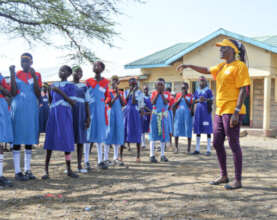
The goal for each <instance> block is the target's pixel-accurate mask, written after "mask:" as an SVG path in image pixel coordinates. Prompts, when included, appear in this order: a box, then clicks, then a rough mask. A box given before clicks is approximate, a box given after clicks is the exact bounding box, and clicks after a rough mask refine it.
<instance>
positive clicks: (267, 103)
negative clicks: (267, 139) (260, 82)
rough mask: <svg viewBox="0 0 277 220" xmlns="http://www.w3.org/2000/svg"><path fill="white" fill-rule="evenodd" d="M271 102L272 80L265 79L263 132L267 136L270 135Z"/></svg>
mask: <svg viewBox="0 0 277 220" xmlns="http://www.w3.org/2000/svg"><path fill="white" fill-rule="evenodd" d="M270 100H271V78H270V77H265V78H264V115H263V130H264V134H265V136H269V135H270Z"/></svg>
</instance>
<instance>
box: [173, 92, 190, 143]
mask: <svg viewBox="0 0 277 220" xmlns="http://www.w3.org/2000/svg"><path fill="white" fill-rule="evenodd" d="M181 96H182V93H178V94H177V95H176V98H175V102H177V101H178V99H179V98H180V97H181ZM185 99H186V100H187V101H188V103H191V104H192V103H193V97H192V96H191V95H190V94H188V95H187V96H186V97H185V98H184V97H182V100H181V101H180V103H179V105H178V107H177V109H176V112H175V117H174V129H173V135H174V136H175V137H188V138H191V136H192V115H191V109H190V108H189V106H188V105H187V103H186V101H185Z"/></svg>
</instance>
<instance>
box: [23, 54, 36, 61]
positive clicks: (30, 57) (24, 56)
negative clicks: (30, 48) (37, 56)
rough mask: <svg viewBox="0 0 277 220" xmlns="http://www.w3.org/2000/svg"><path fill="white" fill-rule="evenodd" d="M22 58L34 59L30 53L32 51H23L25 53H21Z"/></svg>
mask: <svg viewBox="0 0 277 220" xmlns="http://www.w3.org/2000/svg"><path fill="white" fill-rule="evenodd" d="M22 58H27V59H30V60H33V56H32V54H30V53H23V54H22V55H21V59H22Z"/></svg>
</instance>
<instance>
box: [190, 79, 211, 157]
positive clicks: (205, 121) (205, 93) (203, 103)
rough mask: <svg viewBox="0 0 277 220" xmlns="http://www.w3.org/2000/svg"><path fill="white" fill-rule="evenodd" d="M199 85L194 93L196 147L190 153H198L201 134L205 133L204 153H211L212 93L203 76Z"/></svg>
mask: <svg viewBox="0 0 277 220" xmlns="http://www.w3.org/2000/svg"><path fill="white" fill-rule="evenodd" d="M199 86H200V88H199V89H197V90H196V91H195V93H194V95H193V96H194V98H195V103H196V109H195V115H194V133H195V134H196V135H197V136H196V149H195V151H194V152H193V153H192V154H194V155H197V154H200V139H201V134H207V142H208V144H207V152H206V155H207V156H209V155H210V154H211V134H212V133H213V124H212V103H213V93H212V90H210V89H209V87H208V85H207V80H206V78H205V77H204V76H201V77H200V78H199Z"/></svg>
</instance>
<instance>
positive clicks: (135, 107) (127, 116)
mask: <svg viewBox="0 0 277 220" xmlns="http://www.w3.org/2000/svg"><path fill="white" fill-rule="evenodd" d="M129 86H130V89H127V90H126V91H125V93H124V98H125V99H126V102H127V105H126V107H125V109H124V128H125V142H127V143H128V144H129V143H136V145H137V159H136V161H137V162H140V142H141V134H142V126H141V115H140V114H141V113H142V112H143V108H144V98H143V93H142V92H141V90H139V89H138V84H137V80H136V79H135V78H131V79H130V80H129Z"/></svg>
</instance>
